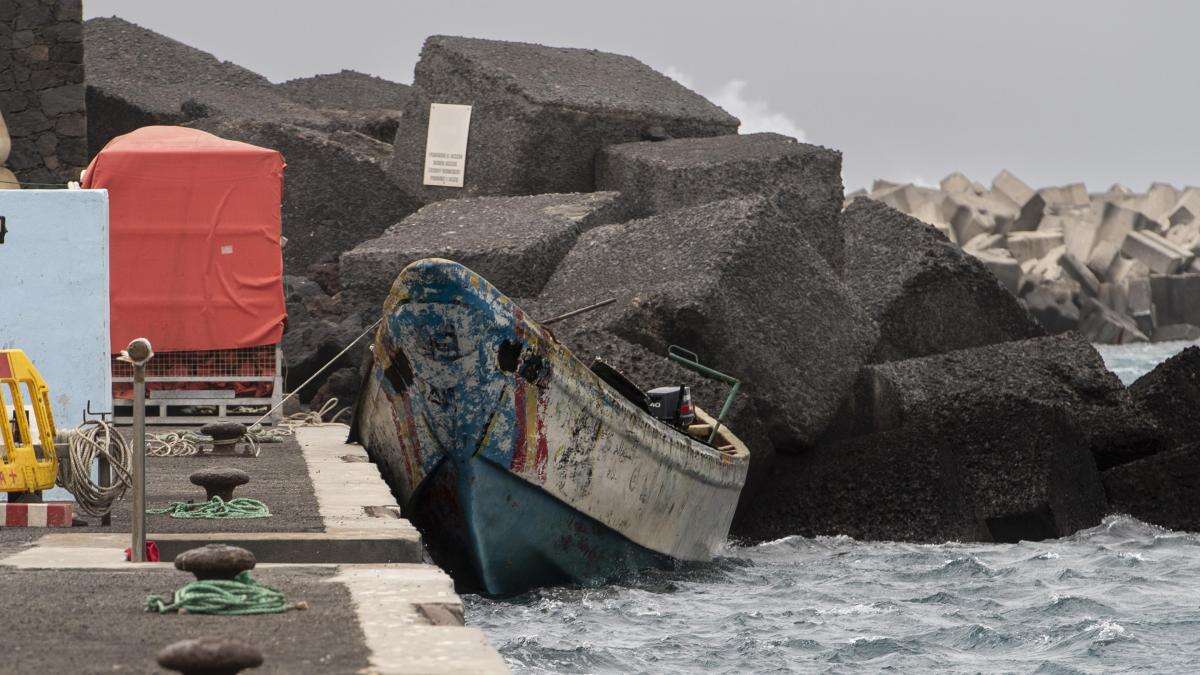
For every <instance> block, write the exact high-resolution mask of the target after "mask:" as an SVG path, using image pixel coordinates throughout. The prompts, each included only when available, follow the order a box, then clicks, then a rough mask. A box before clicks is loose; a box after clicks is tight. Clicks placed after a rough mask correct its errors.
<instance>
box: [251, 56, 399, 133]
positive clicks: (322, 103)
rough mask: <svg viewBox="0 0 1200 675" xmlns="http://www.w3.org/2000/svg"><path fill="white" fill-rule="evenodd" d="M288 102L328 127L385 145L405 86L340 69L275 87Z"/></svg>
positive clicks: (391, 131) (394, 129) (395, 119)
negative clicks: (313, 113) (327, 121)
mask: <svg viewBox="0 0 1200 675" xmlns="http://www.w3.org/2000/svg"><path fill="white" fill-rule="evenodd" d="M275 86H276V89H278V90H279V92H280V93H282V94H283V95H284V96H286V97H288V98H290V99H291V100H293V101H295V102H297V103H299V104H301V105H304V106H308V107H309V108H312V109H314V110H319V111H320V112H321V113H322V114H324V115H326V116H328V117H330V118H331V120H332V121H331V127H333V128H338V129H343V130H346V131H358V132H360V133H363V134H366V135H368V136H370V137H372V138H374V139H376V140H379V141H383V142H384V143H387V144H388V145H391V144H392V141H393V140H395V138H396V128H397V127H399V126H400V115H401V114H402V113H401V110H403V108H404V103H405V102H406V101H407V100H408V94H409V90H410V89H412V87H410V86H409V85H407V84H400V83H399V82H392V81H390V80H385V79H383V78H382V77H375V76H374V75H367V74H365V73H359V72H355V71H353V70H345V69H343V70H342V71H340V72H337V73H326V74H322V75H314V76H312V77H300V78H296V79H294V80H288V81H287V82H283V83H280V84H277V85H275Z"/></svg>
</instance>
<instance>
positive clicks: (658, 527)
mask: <svg viewBox="0 0 1200 675" xmlns="http://www.w3.org/2000/svg"><path fill="white" fill-rule="evenodd" d="M384 312H385V322H384V325H382V326H381V327H380V330H379V332H378V334H377V335H376V340H375V344H374V345H373V347H372V350H373V353H374V359H375V360H374V363H373V365H372V368H371V372H370V375H369V376H368V378H367V381H366V383H365V387H364V392H363V394H362V396H361V398H360V403H359V405H360V408H359V410H358V411H357V414H356V420H355V428H356V433H357V435H358V437H359V439H360V440H361V441H362V443H363V445H364V446H366V448H367V450H368V452H370V453H371V455H372V458H373V459H374V460H375V462H376V463H377V464H378V465H379V467H380V470H381V472H382V473H383V474H384V476H385V478H387V479H388V481H389V483H390V484H391V485H392V488H393V491H395V492H396V493H397V496H398V498H399V499H400V500H401V504H404V505H405V514H406V515H407V517H409V518H410V519H411V520H412V521H413V522H414V524H415V525H416V526H417V527H418V528H419V529H420V530H421V532H422V535H423V536H424V538H425V541H426V543H427V545H428V547H429V549H430V552H431V554H432V555H433V557H434V558H435V560H436V561H437V562H438V563H439V564H440V565H442V566H443V567H445V568H446V569H447V570H449V571H450V572H451V574H452V575H453V576H454V577H455V579H456V581H458V582H459V583H460V585H461V586H462V587H463V588H470V589H472V590H479V591H482V592H484V593H488V594H492V595H509V594H514V593H520V592H522V591H525V590H527V589H530V588H534V587H537V586H545V585H553V584H560V583H584V584H586V583H592V582H602V581H606V580H609V579H612V578H614V577H617V576H620V575H622V574H626V573H628V572H630V571H633V570H637V569H643V568H647V567H657V566H661V565H664V564H669V563H670V562H671V561H672V560H685V561H704V560H709V559H711V557H712V555H713V553H714V552H715V551H716V550H717V549H718V548H719V547H720V546H721V545H723V543H724V541H725V538H726V536H727V534H728V531H729V523H730V521H731V520H732V517H733V511H734V509H735V507H736V505H737V498H738V493H739V492H740V490H741V487H742V484H743V483H744V482H745V476H746V469H747V467H748V461H749V453H748V451H746V450H745V447H744V446H742V445H741V444H740V442H738V441H736V438H733V437H732V435H729V439H732V440H728V441H727V442H728V443H731V445H721V447H720V448H718V447H713V446H709V445H707V444H705V443H703V442H701V441H698V440H696V439H693V438H691V437H689V436H688V435H686V434H683V433H680V432H678V431H677V430H674V429H671V428H669V427H667V426H666V425H664V424H662V423H661V422H659V421H657V420H655V419H654V418H652V417H651V416H650V415H648V414H646V413H645V412H644V411H642V410H640V409H638V408H637V407H636V406H634V405H633V404H632V403H630V402H629V401H628V400H627V399H625V398H624V397H623V396H621V395H620V394H619V393H617V392H616V391H615V390H613V389H612V388H611V387H609V386H608V385H607V384H606V383H604V382H603V381H601V380H600V378H599V377H597V376H596V375H595V374H594V373H592V372H591V371H590V370H589V369H588V368H587V367H586V366H585V365H583V364H582V363H580V362H579V361H578V360H577V359H575V358H574V356H573V355H572V354H571V353H570V351H569V350H567V349H566V348H565V347H563V346H562V345H561V344H559V343H558V342H557V341H556V340H555V339H554V338H553V336H552V335H551V334H549V333H548V332H545V331H543V330H542V329H541V327H540V326H538V325H537V324H536V323H535V322H532V321H530V320H529V319H527V318H526V317H525V316H524V313H523V312H522V311H521V310H520V308H518V307H517V306H516V305H514V304H513V303H512V301H510V300H509V299H508V298H506V297H504V296H503V294H501V293H499V292H498V291H497V290H496V289H495V288H494V287H492V286H491V285H490V284H488V283H487V282H486V281H485V280H483V279H481V278H480V277H479V276H478V275H475V274H474V273H472V272H471V271H470V270H467V269H466V268H464V267H462V266H461V265H458V264H456V263H453V262H450V261H446V260H424V261H419V262H417V263H413V264H412V265H410V266H409V267H407V268H406V269H405V270H404V272H402V273H401V275H400V277H399V278H398V279H397V281H396V283H395V285H394V286H393V288H392V293H391V295H390V297H389V299H388V302H387V304H386V305H385V307H384ZM735 446H736V449H735Z"/></svg>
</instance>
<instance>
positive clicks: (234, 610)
mask: <svg viewBox="0 0 1200 675" xmlns="http://www.w3.org/2000/svg"><path fill="white" fill-rule="evenodd" d="M289 609H308V603H307V602H304V601H300V602H295V603H288V602H287V600H286V599H285V598H284V597H283V593H282V592H280V591H278V590H276V589H274V588H271V587H270V586H265V585H263V584H260V583H258V582H257V581H255V580H254V579H252V578H251V577H250V572H249V571H244V572H240V573H239V574H238V575H237V576H236V577H234V578H233V579H205V580H202V581H193V582H190V583H188V584H186V585H184V586H183V587H182V588H180V589H178V590H176V591H175V594H174V596H173V597H172V598H171V602H167V601H166V600H165V599H163V598H161V597H159V596H157V595H151V596H149V597H147V598H146V611H147V612H158V613H159V614H167V613H170V612H178V613H180V614H221V615H225V616H243V615H247V614H280V613H283V612H286V611H288V610H289Z"/></svg>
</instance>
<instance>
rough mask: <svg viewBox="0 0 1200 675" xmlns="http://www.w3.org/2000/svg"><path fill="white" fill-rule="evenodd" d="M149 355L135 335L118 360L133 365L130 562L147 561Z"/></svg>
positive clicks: (145, 342) (146, 344)
mask: <svg viewBox="0 0 1200 675" xmlns="http://www.w3.org/2000/svg"><path fill="white" fill-rule="evenodd" d="M152 358H154V350H153V349H152V348H151V347H150V341H149V340H147V339H146V338H137V339H136V340H134V341H133V342H130V343H129V346H128V347H126V348H125V351H123V352H121V360H123V361H127V362H129V363H130V364H131V365H132V366H133V514H132V516H133V517H132V519H131V520H132V527H131V528H130V529H132V530H133V545H132V547H131V549H130V552H129V559H130V560H131V561H133V562H146V363H147V362H148V361H149V360H150V359H152Z"/></svg>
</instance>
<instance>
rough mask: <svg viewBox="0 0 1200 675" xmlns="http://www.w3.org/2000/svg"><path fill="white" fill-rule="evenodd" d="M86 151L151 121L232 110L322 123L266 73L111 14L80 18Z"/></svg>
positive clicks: (173, 120) (255, 116) (164, 121)
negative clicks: (82, 44)
mask: <svg viewBox="0 0 1200 675" xmlns="http://www.w3.org/2000/svg"><path fill="white" fill-rule="evenodd" d="M83 28H84V30H83V40H84V67H85V69H86V72H87V108H88V110H87V141H88V154H89V156H91V155H95V153H96V152H98V151H99V150H100V148H102V147H104V144H106V143H108V141H110V140H111V139H113V138H114V137H116V136H119V135H121V134H125V133H128V132H130V131H133V130H134V129H137V128H140V127H143V126H147V125H151V124H183V123H186V122H189V121H194V120H198V119H202V118H205V117H212V116H220V115H233V116H238V117H245V118H248V119H252V120H277V121H286V122H293V123H298V124H302V125H305V126H316V127H323V126H324V125H326V124H327V123H328V120H327V118H325V117H324V116H322V115H320V114H319V113H317V112H316V111H313V110H311V109H309V108H308V107H306V106H304V105H301V104H299V103H296V102H294V101H292V100H290V99H289V98H287V97H286V96H284V95H283V94H282V93H281V92H280V91H278V90H277V89H276V88H275V85H273V84H271V83H270V82H269V81H268V80H267V79H266V78H265V77H263V76H262V75H259V74H257V73H254V72H251V71H249V70H247V69H245V68H242V67H241V66H238V65H236V64H233V63H230V62H228V61H221V60H219V59H217V58H216V57H214V56H213V55H212V54H209V53H206V52H203V51H200V50H199V49H196V48H194V47H189V46H188V45H185V44H183V43H182V42H178V41H176V40H172V39H171V38H168V37H166V36H164V35H160V34H158V33H155V32H154V31H151V30H148V29H145V28H142V27H141V26H138V25H136V24H132V23H129V22H128V21H125V20H123V19H118V18H116V17H111V18H96V19H90V20H88V21H86V22H84V27H83Z"/></svg>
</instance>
